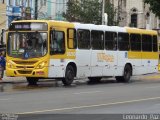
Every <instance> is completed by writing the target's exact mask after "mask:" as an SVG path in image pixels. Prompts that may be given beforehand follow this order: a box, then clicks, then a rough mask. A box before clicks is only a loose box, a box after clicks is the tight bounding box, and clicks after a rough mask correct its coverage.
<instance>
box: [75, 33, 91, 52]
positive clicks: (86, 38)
mask: <svg viewBox="0 0 160 120" xmlns="http://www.w3.org/2000/svg"><path fill="white" fill-rule="evenodd" d="M77 38H78V48H79V49H90V31H89V30H78V31H77Z"/></svg>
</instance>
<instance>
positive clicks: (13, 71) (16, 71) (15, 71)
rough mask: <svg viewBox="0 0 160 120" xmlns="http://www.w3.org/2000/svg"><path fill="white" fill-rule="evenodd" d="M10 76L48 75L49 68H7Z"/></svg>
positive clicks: (7, 74) (7, 73)
mask: <svg viewBox="0 0 160 120" xmlns="http://www.w3.org/2000/svg"><path fill="white" fill-rule="evenodd" d="M6 76H8V77H44V78H45V77H48V69H47V68H43V69H25V68H24V69H11V68H6Z"/></svg>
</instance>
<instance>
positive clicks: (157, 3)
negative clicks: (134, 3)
mask: <svg viewBox="0 0 160 120" xmlns="http://www.w3.org/2000/svg"><path fill="white" fill-rule="evenodd" d="M144 2H145V3H147V4H150V9H151V10H152V12H153V13H155V14H156V16H158V17H159V18H160V0H144Z"/></svg>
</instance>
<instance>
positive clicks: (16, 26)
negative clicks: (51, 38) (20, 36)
mask: <svg viewBox="0 0 160 120" xmlns="http://www.w3.org/2000/svg"><path fill="white" fill-rule="evenodd" d="M9 30H10V31H25V30H27V31H28V30H36V31H47V30H48V25H47V23H35V22H34V23H33V22H20V23H11V25H10V27H9Z"/></svg>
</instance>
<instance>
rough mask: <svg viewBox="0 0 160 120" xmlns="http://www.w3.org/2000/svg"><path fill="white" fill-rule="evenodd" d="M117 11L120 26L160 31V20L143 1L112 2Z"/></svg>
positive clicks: (118, 0)
mask: <svg viewBox="0 0 160 120" xmlns="http://www.w3.org/2000/svg"><path fill="white" fill-rule="evenodd" d="M111 3H112V4H113V5H114V8H115V9H116V10H117V17H116V19H117V20H119V25H120V26H131V27H137V28H147V29H159V28H160V20H159V18H158V17H156V16H155V15H154V14H153V13H152V12H151V11H150V10H149V5H147V4H145V3H144V1H143V0H111Z"/></svg>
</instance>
